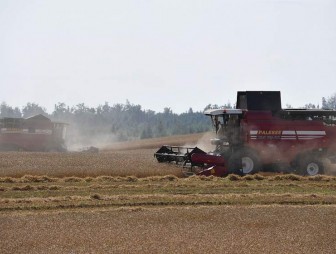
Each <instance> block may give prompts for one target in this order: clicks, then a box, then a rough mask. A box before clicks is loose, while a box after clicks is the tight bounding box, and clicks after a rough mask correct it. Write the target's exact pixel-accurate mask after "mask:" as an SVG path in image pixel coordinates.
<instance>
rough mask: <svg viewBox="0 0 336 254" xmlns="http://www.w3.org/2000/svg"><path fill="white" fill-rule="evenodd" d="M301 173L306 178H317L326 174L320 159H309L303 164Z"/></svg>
mask: <svg viewBox="0 0 336 254" xmlns="http://www.w3.org/2000/svg"><path fill="white" fill-rule="evenodd" d="M300 168H301V173H302V175H306V176H315V175H318V174H323V173H324V166H323V162H322V161H320V160H319V159H314V158H312V159H307V160H305V161H303V162H302V163H301V167H300Z"/></svg>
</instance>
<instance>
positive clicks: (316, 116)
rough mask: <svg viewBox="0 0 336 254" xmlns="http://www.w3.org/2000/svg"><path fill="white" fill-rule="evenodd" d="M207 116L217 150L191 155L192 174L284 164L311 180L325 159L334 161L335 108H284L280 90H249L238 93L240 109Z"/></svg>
mask: <svg viewBox="0 0 336 254" xmlns="http://www.w3.org/2000/svg"><path fill="white" fill-rule="evenodd" d="M204 114H205V115H208V116H210V118H211V120H212V124H213V126H214V130H215V131H216V134H217V137H216V138H215V139H213V140H211V143H212V144H213V145H214V146H215V149H214V151H212V152H210V153H204V152H203V153H194V154H192V155H191V156H190V157H191V158H190V165H191V167H190V172H189V173H190V174H192V173H197V174H201V175H216V176H224V175H226V174H228V173H237V174H242V175H245V174H252V173H256V172H258V171H262V170H267V168H268V167H269V166H270V165H276V164H282V165H287V167H286V170H287V171H289V172H297V173H300V174H303V175H311V176H312V175H317V174H323V173H324V161H325V160H326V159H328V160H329V161H331V162H335V158H336V156H335V155H336V126H335V124H336V118H335V117H336V111H335V110H319V109H317V110H310V109H282V108H281V97H280V92H279V91H246V92H238V94H237V103H236V109H210V110H207V111H205V112H204ZM195 166H196V167H198V171H196V172H195V169H193V167H195ZM200 167H201V170H200V169H199V168H200Z"/></svg>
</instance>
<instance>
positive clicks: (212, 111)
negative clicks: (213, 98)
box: [204, 108, 243, 116]
mask: <svg viewBox="0 0 336 254" xmlns="http://www.w3.org/2000/svg"><path fill="white" fill-rule="evenodd" d="M242 113H243V110H241V109H232V108H224V109H208V110H205V111H204V115H207V116H219V115H227V114H230V115H241V114H242Z"/></svg>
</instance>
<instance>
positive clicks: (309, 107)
mask: <svg viewBox="0 0 336 254" xmlns="http://www.w3.org/2000/svg"><path fill="white" fill-rule="evenodd" d="M304 108H306V109H316V108H317V106H315V104H312V103H308V104H306V105H305V106H304Z"/></svg>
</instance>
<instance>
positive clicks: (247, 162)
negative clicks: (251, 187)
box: [229, 150, 260, 175]
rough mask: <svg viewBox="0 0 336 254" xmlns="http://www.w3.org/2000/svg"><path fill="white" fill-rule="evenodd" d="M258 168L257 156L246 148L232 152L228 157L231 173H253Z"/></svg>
mask: <svg viewBox="0 0 336 254" xmlns="http://www.w3.org/2000/svg"><path fill="white" fill-rule="evenodd" d="M259 169H260V160H259V157H258V156H257V155H256V154H255V153H253V152H251V151H248V150H243V151H239V152H236V153H234V154H232V156H231V157H230V159H229V171H230V172H232V173H236V174H240V175H246V174H254V173H256V172H258V171H259Z"/></svg>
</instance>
